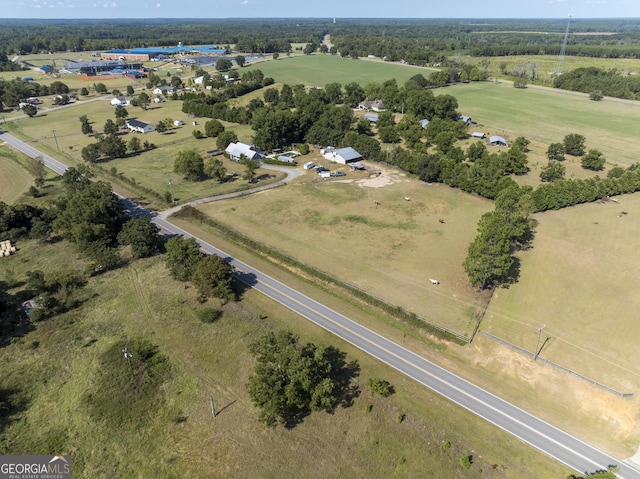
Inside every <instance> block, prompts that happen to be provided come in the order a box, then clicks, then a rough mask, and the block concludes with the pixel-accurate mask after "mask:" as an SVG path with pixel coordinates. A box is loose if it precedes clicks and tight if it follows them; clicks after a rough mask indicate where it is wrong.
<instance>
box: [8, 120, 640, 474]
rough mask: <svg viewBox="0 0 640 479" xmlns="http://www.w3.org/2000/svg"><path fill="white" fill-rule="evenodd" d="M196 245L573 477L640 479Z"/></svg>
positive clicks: (160, 222)
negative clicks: (608, 472)
mask: <svg viewBox="0 0 640 479" xmlns="http://www.w3.org/2000/svg"><path fill="white" fill-rule="evenodd" d="M1 140H4V141H6V142H7V143H8V144H10V145H12V146H14V147H15V148H17V149H18V150H20V151H22V152H23V153H25V154H27V155H29V156H31V157H36V156H38V157H41V158H42V160H43V161H44V163H45V165H46V166H47V167H49V168H51V169H52V170H53V171H55V172H56V173H60V174H61V173H63V172H64V171H65V170H66V169H67V167H66V166H65V165H64V164H62V163H60V162H58V161H56V160H54V159H53V158H51V157H50V156H48V155H45V154H43V153H41V152H39V151H37V150H36V149H35V148H33V147H31V146H30V145H27V144H25V143H24V142H22V141H20V140H18V139H16V138H15V137H13V136H11V135H9V134H8V133H4V132H2V131H0V141H1ZM122 201H123V202H124V204H125V206H126V208H127V210H128V212H129V214H131V215H132V216H139V215H148V216H151V217H152V218H153V221H154V223H155V224H156V225H157V226H158V227H159V228H160V229H161V230H162V231H163V233H164V234H168V235H182V236H185V237H188V238H195V237H194V236H193V235H191V234H189V233H188V232H187V231H185V230H182V229H180V228H178V227H177V226H175V225H173V224H171V223H169V222H168V221H167V220H166V219H164V218H161V217H159V216H158V215H156V216H153V214H152V213H151V212H149V211H147V210H145V209H144V208H142V207H140V206H138V205H137V204H135V203H134V202H132V201H130V200H128V199H126V198H123V199H122ZM195 239H196V240H197V241H198V242H199V244H200V245H201V247H202V249H203V250H204V251H205V252H207V253H209V254H217V255H219V256H221V257H223V258H225V259H226V260H227V261H229V262H230V263H231V264H232V265H233V266H234V267H235V268H236V275H237V278H238V279H239V280H240V281H242V282H244V283H246V284H247V285H249V286H251V287H253V288H255V289H256V290H258V291H260V292H261V293H263V294H265V295H266V296H268V297H270V298H272V299H273V300H274V301H277V302H279V303H280V304H282V305H283V306H285V307H287V308H290V309H291V310H293V311H295V312H297V313H298V314H300V315H301V316H302V317H304V318H306V319H308V320H309V321H311V322H313V323H315V324H316V325H318V326H320V327H322V328H324V329H326V330H327V331H329V332H331V333H333V334H335V335H336V336H338V337H339V338H341V339H343V340H344V341H347V342H348V343H350V344H352V345H354V346H355V347H357V348H359V349H361V350H362V351H364V352H366V353H368V354H370V355H371V356H373V357H375V358H377V359H379V360H380V361H382V362H384V363H386V364H387V365H389V366H391V367H392V368H394V369H396V370H398V371H400V372H401V373H403V374H405V375H407V376H408V377H410V378H412V379H414V380H415V381H417V382H419V383H421V384H423V385H424V386H426V387H428V388H429V389H431V390H433V391H435V392H437V393H438V394H441V395H442V396H444V397H446V398H448V399H449V400H451V401H453V402H454V403H456V404H458V405H459V406H461V407H463V408H465V409H467V410H468V411H470V412H473V413H474V414H476V415H478V416H480V417H481V418H483V419H485V420H486V421H489V422H490V423H492V424H494V425H495V426H497V427H499V428H501V429H503V430H504V431H506V432H508V433H510V434H512V435H514V436H515V437H517V438H519V439H520V440H522V441H524V442H525V443H527V444H529V445H530V446H532V447H534V448H536V449H538V450H539V451H541V452H543V453H544V454H547V455H548V456H550V457H552V458H554V459H556V460H557V461H559V462H560V463H562V464H564V465H566V466H567V467H569V468H571V469H573V470H574V471H576V472H578V473H585V472H593V471H596V470H603V469H607V467H608V466H609V465H615V466H616V467H618V473H617V476H618V477H619V478H621V479H640V470H639V469H637V468H635V467H634V466H633V465H631V463H627V462H624V461H620V460H618V459H615V458H614V457H612V456H609V455H608V454H606V453H604V452H602V451H600V450H598V449H596V448H595V447H593V446H591V445H589V444H587V443H585V442H583V441H581V440H580V439H577V438H575V437H574V436H572V435H570V434H568V433H566V432H564V431H562V430H560V429H558V428H556V427H554V426H553V425H551V424H549V423H547V422H545V421H543V420H542V419H540V418H538V417H536V416H533V415H532V414H529V413H527V412H526V411H524V410H522V409H520V408H518V407H516V406H514V405H513V404H511V403H509V402H507V401H505V400H503V399H501V398H499V397H497V396H495V395H493V394H491V393H490V392H488V391H485V390H484V389H482V388H480V387H478V386H476V385H474V384H473V383H471V382H469V381H466V380H465V379H462V378H461V377H459V376H456V375H455V374H453V373H451V372H449V371H447V370H446V369H444V368H442V367H440V366H438V365H436V364H435V363H432V362H431V361H428V360H426V359H424V358H422V357H420V356H418V355H417V354H415V353H413V352H412V351H409V350H408V349H406V348H404V347H402V346H400V345H398V344H396V343H394V342H393V341H391V340H389V339H387V338H385V337H383V336H381V335H379V334H377V333H375V332H373V331H371V330H370V329H368V328H365V327H364V326H362V325H360V324H358V323H356V322H355V321H352V320H351V319H349V318H347V317H345V316H343V315H342V314H340V313H338V312H336V311H334V310H332V309H331V308H329V307H328V306H325V305H323V304H320V303H318V302H316V301H314V300H313V299H311V298H310V297H308V296H305V295H303V294H301V293H299V292H298V291H296V290H294V289H292V288H290V287H288V286H286V285H285V284H283V283H281V282H279V281H277V280H276V279H274V278H271V277H270V276H268V275H266V274H264V273H262V272H260V271H259V270H257V269H255V268H253V267H251V266H249V265H248V264H246V263H244V262H242V261H239V260H237V259H234V258H231V257H230V256H229V255H227V254H226V253H225V252H224V251H221V250H219V249H218V248H216V247H214V246H213V245H210V244H209V243H206V242H204V241H202V240H199V239H198V238H195Z"/></svg>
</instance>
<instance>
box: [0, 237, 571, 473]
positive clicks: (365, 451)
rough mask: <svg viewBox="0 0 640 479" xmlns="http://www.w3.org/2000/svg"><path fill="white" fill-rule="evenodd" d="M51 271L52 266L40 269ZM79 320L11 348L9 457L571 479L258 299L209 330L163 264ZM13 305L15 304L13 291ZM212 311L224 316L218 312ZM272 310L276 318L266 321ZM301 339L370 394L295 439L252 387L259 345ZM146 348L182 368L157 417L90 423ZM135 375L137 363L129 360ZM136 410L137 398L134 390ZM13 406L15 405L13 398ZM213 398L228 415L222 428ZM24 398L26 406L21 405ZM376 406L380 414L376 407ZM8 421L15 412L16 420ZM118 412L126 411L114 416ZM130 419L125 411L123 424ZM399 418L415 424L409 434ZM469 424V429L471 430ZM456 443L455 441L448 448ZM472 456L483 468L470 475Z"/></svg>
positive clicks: (75, 314) (44, 253) (93, 295)
mask: <svg viewBox="0 0 640 479" xmlns="http://www.w3.org/2000/svg"><path fill="white" fill-rule="evenodd" d="M20 248H21V249H20V253H19V255H16V256H14V257H11V258H9V259H10V260H11V261H10V262H9V261H7V262H3V263H2V264H0V281H3V280H5V278H6V276H5V273H6V272H7V271H8V270H9V269H11V271H12V275H13V277H14V278H15V279H17V280H23V279H24V277H25V273H26V271H28V270H29V269H33V267H34V265H38V267H39V268H41V269H43V270H45V271H51V269H52V268H54V269H55V268H56V267H58V268H59V263H57V264H58V266H56V265H55V264H51V262H50V261H48V259H49V258H52V257H55V258H57V259H58V260H60V258H65V259H66V260H67V261H66V263H65V264H69V265H70V266H71V267H74V268H78V267H79V268H81V266H82V265H78V264H76V261H75V259H74V258H75V254H74V252H73V249H72V248H71V246H70V245H69V244H67V243H65V242H58V243H56V244H54V245H41V244H39V243H36V242H21V243H20ZM41 259H42V260H45V261H44V262H41V261H40V260H41ZM86 289H87V291H88V294H87V295H86V296H85V297H86V301H85V302H84V303H83V304H82V306H80V307H79V308H78V309H76V310H74V311H71V312H69V313H67V314H65V315H61V316H59V317H57V318H54V319H51V320H48V321H45V322H41V323H37V324H36V325H35V329H34V330H32V331H31V332H29V333H28V334H26V335H25V336H24V337H22V338H20V339H18V340H15V341H13V342H12V344H10V345H7V346H6V347H4V348H2V349H0V364H1V365H2V369H3V371H4V372H5V373H4V374H3V375H2V376H0V391H2V392H3V393H7V392H9V391H10V392H9V393H8V396H6V398H7V399H10V401H11V404H17V405H19V408H18V409H10V410H9V415H8V416H4V417H3V420H5V421H4V422H3V429H1V430H0V438H1V439H2V441H1V442H0V453H2V454H20V453H27V452H29V451H33V450H38V451H43V453H49V452H51V453H52V454H53V450H64V451H65V452H68V453H70V454H71V455H72V457H73V462H74V477H76V476H77V477H81V478H99V479H101V478H105V479H106V478H112V477H125V476H126V477H154V478H182V477H220V478H226V477H229V478H231V477H265V478H280V477H292V478H298V477H299V478H314V477H322V478H325V477H341V478H343V477H344V478H351V477H353V478H356V477H372V478H373V477H407V478H412V477H420V476H421V475H423V472H424V471H425V470H429V471H431V473H432V475H433V476H434V477H447V478H463V477H482V478H487V479H493V478H499V477H505V475H507V476H508V477H513V478H528V477H565V476H566V475H567V474H568V471H567V470H566V469H564V468H563V467H561V466H560V465H559V464H557V463H555V462H554V461H552V460H551V459H550V458H548V457H546V456H543V455H542V454H540V453H537V452H535V451H534V450H532V449H531V448H529V447H528V446H526V445H525V444H523V443H522V442H520V441H518V440H516V439H515V438H512V437H510V436H507V435H505V434H504V433H502V432H501V431H499V430H497V429H495V428H494V427H493V426H491V425H490V424H488V423H486V422H485V421H482V420H480V419H477V418H475V417H473V416H471V415H469V414H468V413H467V412H466V411H464V410H461V409H460V408H459V407H457V406H455V405H454V404H452V403H449V402H447V401H445V400H443V399H441V398H439V397H437V396H435V395H433V394H432V393H430V392H429V391H428V390H426V389H425V388H424V387H422V386H419V385H418V384H416V383H414V382H413V381H409V380H408V379H406V378H404V377H403V376H401V375H400V374H397V373H395V372H394V371H392V370H390V369H389V368H388V367H387V366H385V365H383V364H382V363H380V362H378V361H374V360H373V359H371V358H368V357H367V356H365V355H362V354H360V353H359V352H358V351H357V350H355V349H354V348H352V347H351V346H350V345H348V344H344V343H341V342H340V341H338V343H337V344H336V339H335V338H334V337H333V336H331V335H330V334H329V333H326V332H324V331H320V330H319V329H318V328H316V327H314V326H313V325H311V324H310V323H308V322H307V321H300V318H299V317H297V316H296V315H294V314H292V313H290V312H288V311H287V310H286V309H284V308H282V307H280V306H279V305H277V304H276V303H274V302H273V301H270V300H268V299H266V298H265V297H263V296H262V295H261V294H259V293H256V292H252V291H250V290H249V291H246V292H245V293H244V298H243V300H242V302H240V303H232V304H229V305H227V306H225V307H224V314H223V317H222V318H221V319H220V320H218V321H217V322H216V323H214V324H203V323H201V322H199V321H198V320H197V319H196V317H195V314H194V310H195V309H197V308H199V307H201V306H202V305H200V304H199V303H198V302H197V299H196V293H195V290H194V288H189V289H184V287H183V285H182V284H178V283H176V282H174V281H173V280H172V279H171V278H170V277H169V275H168V273H167V271H166V269H165V267H164V265H163V260H162V258H160V257H157V258H152V259H149V260H143V261H135V262H134V263H132V264H130V265H129V266H127V267H123V268H121V269H119V270H117V271H112V272H108V273H105V274H103V275H101V276H100V277H99V278H94V279H91V280H90V282H89V284H88V285H87V286H86ZM11 293H12V294H13V293H15V291H14V290H11ZM211 306H215V304H212V305H211ZM254 311H260V312H261V313H263V314H265V315H266V316H267V319H263V320H260V319H258V315H257V313H255V312H254ZM280 328H293V330H294V331H295V332H297V333H298V334H300V335H301V336H302V340H303V341H312V342H316V343H323V344H335V345H336V347H338V348H340V349H341V350H343V351H345V352H346V353H347V359H348V360H357V361H358V363H359V365H360V368H361V370H360V376H359V377H358V378H357V379H356V381H357V383H358V384H359V385H360V387H362V388H363V390H362V394H361V395H360V396H359V397H357V398H356V399H355V402H354V404H353V405H352V406H351V407H349V408H346V409H345V408H338V409H337V410H336V411H335V413H334V414H324V413H315V414H312V415H311V416H309V417H307V418H306V419H305V420H304V422H303V423H302V424H300V425H299V426H297V427H296V428H294V429H292V430H286V429H284V428H282V427H280V428H277V429H273V430H272V429H268V428H266V427H265V426H264V425H262V424H260V423H259V422H258V421H257V411H256V410H255V409H254V407H253V405H252V404H251V401H250V400H249V397H248V395H247V393H246V389H245V384H246V382H247V380H248V376H249V374H251V372H252V365H253V359H252V358H251V356H250V354H249V351H248V345H249V343H250V342H251V341H252V340H253V339H255V338H257V337H259V336H260V335H262V334H264V333H265V332H267V331H270V330H273V329H280ZM130 338H147V339H149V340H150V341H152V342H153V343H154V344H157V345H158V347H159V350H160V352H161V353H162V354H164V355H166V356H167V357H168V358H169V361H170V362H171V374H170V376H169V377H168V379H167V380H165V382H164V384H163V386H162V389H161V391H160V394H159V395H158V397H157V398H156V399H155V401H154V402H153V407H152V408H150V409H149V414H148V415H143V416H141V417H139V416H135V417H133V418H132V419H131V421H129V422H124V423H122V424H120V426H119V427H117V428H115V427H113V426H112V424H110V423H108V422H101V421H96V420H94V419H93V418H92V417H91V416H90V410H89V409H88V408H87V404H86V397H87V395H88V394H91V392H92V391H93V390H94V388H95V386H96V381H97V380H99V379H100V372H101V371H100V370H99V366H100V364H101V363H100V358H102V357H104V354H105V352H107V351H109V350H110V348H112V345H113V344H114V343H115V342H116V341H122V340H125V339H130ZM122 367H123V368H127V367H128V366H127V362H126V361H124V360H122ZM369 377H383V378H385V379H387V380H389V381H390V382H391V383H392V384H393V385H394V386H395V389H396V394H395V395H393V396H392V397H390V398H388V399H380V398H378V397H372V396H371V394H370V392H369V391H368V390H367V389H366V387H365V384H366V382H367V381H368V378H369ZM121 393H122V395H123V396H124V397H125V401H126V399H127V398H128V399H130V400H131V401H135V400H136V398H135V391H122V392H121ZM3 398H5V396H3ZM210 398H213V399H214V401H215V402H216V405H217V406H216V409H217V416H216V418H215V419H213V418H212V417H211V409H210ZM22 400H24V402H22ZM367 404H372V405H373V409H372V411H371V412H370V413H366V412H365V406H366V405H367ZM6 412H7V410H6V409H4V410H3V411H2V413H3V414H5V413H6ZM114 412H116V411H114ZM116 413H117V412H116ZM398 414H404V420H403V421H402V422H398V420H397V416H398ZM460 423H463V424H464V430H462V429H461V428H460ZM445 441H449V442H450V443H451V448H450V449H446V450H445V449H444V448H443V446H442V444H443V443H444V442H445ZM463 455H472V456H473V464H472V466H471V468H470V469H468V470H467V469H464V468H463V467H462V466H460V462H459V459H460V457H462V456H463Z"/></svg>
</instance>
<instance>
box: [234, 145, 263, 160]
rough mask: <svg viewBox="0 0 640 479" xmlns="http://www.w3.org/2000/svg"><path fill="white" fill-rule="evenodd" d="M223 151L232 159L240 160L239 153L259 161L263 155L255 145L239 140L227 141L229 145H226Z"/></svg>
mask: <svg viewBox="0 0 640 479" xmlns="http://www.w3.org/2000/svg"><path fill="white" fill-rule="evenodd" d="M224 151H225V152H226V153H228V155H229V158H231V159H232V160H234V161H240V155H244V156H246V157H247V158H249V159H250V160H257V161H260V160H262V159H263V158H264V157H265V154H264V153H263V152H262V150H261V149H260V148H258V147H257V146H256V145H248V144H246V143H242V142H240V141H239V142H237V143H229V146H227V148H226V150H224Z"/></svg>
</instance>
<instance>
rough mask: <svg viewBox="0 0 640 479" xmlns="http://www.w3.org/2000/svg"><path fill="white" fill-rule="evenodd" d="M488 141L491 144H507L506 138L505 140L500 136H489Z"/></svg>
mask: <svg viewBox="0 0 640 479" xmlns="http://www.w3.org/2000/svg"><path fill="white" fill-rule="evenodd" d="M489 143H490V144H491V145H493V146H509V143H507V140H505V139H504V138H502V137H501V136H492V137H491V138H489Z"/></svg>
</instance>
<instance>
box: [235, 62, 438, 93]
mask: <svg viewBox="0 0 640 479" xmlns="http://www.w3.org/2000/svg"><path fill="white" fill-rule="evenodd" d="M246 69H258V70H261V71H262V73H264V76H266V77H271V78H273V79H275V81H276V82H280V83H287V84H289V85H297V84H303V85H314V86H318V87H323V86H325V85H327V84H328V83H334V82H337V83H340V84H342V85H343V86H344V85H346V84H347V83H352V82H356V83H360V84H361V85H363V86H364V85H366V84H367V83H372V82H377V83H382V82H384V81H386V80H390V79H392V78H395V79H396V81H397V83H398V85H403V84H404V82H405V81H407V80H408V79H409V78H411V77H412V76H414V75H417V74H418V73H421V74H422V75H423V76H425V77H428V76H429V75H430V74H431V72H432V71H433V70H429V69H426V68H421V67H416V66H409V65H402V64H399V63H390V62H383V61H370V60H351V59H349V58H342V57H340V56H337V55H320V54H318V55H304V56H296V57H291V58H286V57H281V58H279V59H278V60H276V61H266V62H259V63H257V64H255V65H252V66H250V67H248V68H246ZM243 71H245V68H243V69H242V70H241V73H242V72H243Z"/></svg>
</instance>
